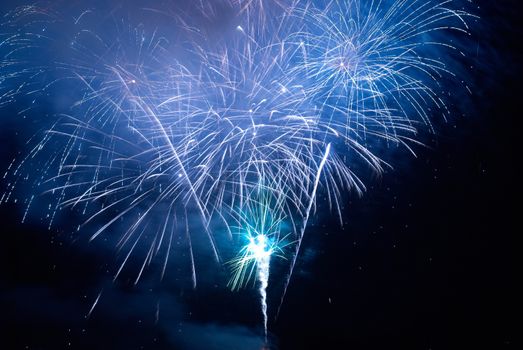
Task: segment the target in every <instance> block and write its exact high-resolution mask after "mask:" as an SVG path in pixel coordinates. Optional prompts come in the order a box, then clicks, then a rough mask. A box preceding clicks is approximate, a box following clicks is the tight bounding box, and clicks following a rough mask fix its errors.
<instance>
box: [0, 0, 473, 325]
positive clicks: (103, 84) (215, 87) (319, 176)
mask: <svg viewBox="0 0 523 350" xmlns="http://www.w3.org/2000/svg"><path fill="white" fill-rule="evenodd" d="M219 4H227V6H228V8H229V9H235V10H236V11H237V14H236V16H235V17H234V20H235V21H236V22H234V25H231V28H228V29H227V30H225V31H224V33H223V36H222V37H219V38H218V39H217V40H209V35H210V34H209V33H208V32H209V31H208V30H207V31H206V30H205V28H202V29H200V28H195V25H194V24H191V25H189V24H187V23H188V22H189V21H187V20H185V19H183V18H179V17H178V19H179V20H178V25H177V26H176V28H175V29H173V28H169V29H165V28H156V29H154V30H148V28H146V27H145V26H144V25H133V24H131V23H126V22H125V21H121V20H117V21H111V22H110V23H106V22H104V20H102V19H100V18H99V17H97V15H96V13H95V11H91V10H89V11H81V12H80V13H79V14H78V15H76V16H74V17H73V18H72V19H71V20H70V21H67V20H66V19H63V18H60V16H59V15H57V14H56V13H54V12H52V11H50V10H45V11H44V10H42V9H39V8H37V7H34V6H30V7H24V8H20V9H18V10H16V11H14V12H13V13H11V14H10V15H8V16H7V17H6V18H7V21H6V22H5V23H4V24H3V25H2V34H0V40H1V41H0V54H1V55H2V56H1V57H0V59H1V62H2V71H1V75H0V88H1V90H0V106H2V105H11V104H13V103H14V102H13V101H16V100H17V99H19V100H21V101H22V100H24V99H25V98H26V97H27V96H29V97H30V99H31V101H32V102H31V104H30V106H29V107H28V108H35V107H33V106H38V105H39V104H40V103H44V102H45V100H52V99H59V100H61V101H62V103H61V104H60V105H59V106H58V107H56V109H57V111H56V113H54V114H53V117H48V118H45V120H44V121H43V123H44V124H45V130H46V131H45V132H43V133H40V134H37V137H35V138H33V139H32V141H31V142H30V143H29V144H30V145H31V146H32V148H31V149H30V150H29V151H28V152H27V153H25V154H21V155H20V157H19V159H16V160H15V161H13V163H12V164H11V166H10V167H9V169H8V171H7V172H6V175H5V178H6V179H9V180H8V183H7V190H6V191H5V193H4V194H3V196H2V198H1V199H0V202H5V201H9V200H13V196H15V194H14V193H16V190H17V188H19V187H26V188H31V192H32V193H35V192H37V191H39V192H46V193H49V194H51V198H52V199H51V204H49V207H48V208H49V212H48V213H47V217H48V218H49V226H50V227H51V225H53V223H54V220H55V216H56V213H57V212H59V211H60V210H62V209H64V208H69V209H71V210H74V211H76V212H77V213H79V214H81V215H84V216H85V220H84V221H83V222H82V223H81V224H80V225H79V228H82V227H87V226H88V225H93V224H97V225H98V227H97V228H96V229H95V230H92V232H91V235H90V239H91V240H93V239H96V238H97V237H99V236H102V235H109V232H110V231H116V232H121V234H119V235H118V238H117V248H118V251H119V252H120V253H122V256H123V258H122V259H121V263H120V264H119V266H118V269H117V272H116V273H115V278H117V277H118V275H119V274H120V273H121V271H122V269H123V268H124V266H125V264H126V263H127V262H128V260H129V258H130V257H131V255H132V253H133V252H135V250H136V249H137V248H136V247H144V248H145V251H146V252H145V258H144V259H143V263H142V264H141V268H140V271H139V273H138V275H137V277H136V280H135V283H137V282H138V281H139V279H140V277H141V275H142V273H143V271H144V269H145V268H146V267H147V266H148V265H149V264H150V263H151V261H152V260H153V258H154V257H156V256H157V255H161V256H162V257H163V270H162V276H163V274H164V273H165V270H166V266H167V261H168V259H169V256H170V254H171V247H172V244H173V240H175V239H179V240H182V241H183V242H184V243H185V246H186V247H187V249H188V250H189V257H190V265H191V276H192V284H193V286H196V269H195V263H194V260H195V258H197V257H198V255H197V254H195V253H194V252H193V244H192V243H193V239H194V238H193V235H192V234H191V230H190V227H191V226H194V225H196V224H194V223H193V220H189V216H191V215H192V213H197V216H198V218H199V219H198V221H199V225H200V226H199V228H203V231H204V232H205V233H206V237H207V238H206V239H207V240H208V242H209V246H210V247H211V250H212V255H213V256H214V258H215V260H216V261H219V262H221V261H222V251H223V249H221V247H224V246H225V247H228V246H230V245H233V246H236V245H237V244H238V241H239V240H238V239H235V232H236V233H238V232H239V236H240V237H242V240H243V241H245V242H246V243H244V244H240V246H242V248H239V249H238V250H239V254H238V255H237V257H236V258H234V259H233V260H232V262H231V265H232V267H233V277H232V279H231V282H230V286H231V287H232V289H237V288H239V287H241V286H244V285H245V284H246V283H247V281H248V280H249V277H256V278H255V279H257V281H258V283H259V291H260V296H261V299H262V305H263V307H262V310H263V314H264V325H265V329H266V326H267V304H266V288H267V284H268V277H269V267H270V259H271V257H272V256H285V255H288V253H284V252H283V250H282V248H283V246H285V245H287V244H288V243H283V242H284V241H289V239H287V238H289V237H292V238H291V239H290V241H293V245H294V250H293V254H291V256H290V259H289V261H290V266H289V273H288V274H287V276H286V277H285V278H284V289H283V293H282V298H281V302H283V298H284V296H285V293H286V290H287V287H288V285H289V282H290V279H291V276H292V271H293V269H294V266H295V263H296V261H297V258H298V256H299V250H300V247H301V242H302V238H303V236H304V234H305V230H306V228H307V225H308V222H309V219H310V217H311V215H312V214H313V213H314V211H315V207H316V202H317V200H318V193H322V195H323V197H325V198H327V202H328V204H329V206H330V207H331V209H332V210H333V211H335V212H337V214H338V216H339V218H340V222H341V221H342V220H341V218H342V210H341V205H342V203H341V198H342V196H343V194H344V193H346V192H347V191H350V190H352V191H356V192H358V193H361V192H362V191H363V190H364V188H365V187H364V181H362V180H361V179H360V177H361V176H362V174H365V169H366V168H370V169H371V171H372V172H374V173H378V174H379V173H381V172H382V171H383V169H384V167H387V166H389V164H388V163H387V159H386V157H385V156H386V152H385V151H384V150H385V149H388V148H391V147H397V146H399V147H403V148H406V149H407V150H409V151H411V152H413V149H412V148H411V145H412V144H416V143H419V142H420V141H421V140H418V139H417V135H418V131H419V130H420V128H423V129H428V130H429V131H430V130H431V129H432V124H431V117H432V116H434V115H435V114H436V113H438V114H442V115H443V118H445V117H446V115H448V114H449V107H448V105H447V102H446V100H445V98H444V96H445V92H444V90H445V81H446V80H449V79H450V80H452V79H454V78H455V75H454V73H453V72H452V69H451V67H450V64H449V63H448V62H447V60H446V59H444V58H443V57H445V56H446V55H447V56H449V57H451V56H452V54H453V53H454V52H456V53H458V54H462V53H461V52H459V50H458V49H457V47H456V46H454V45H453V44H452V42H453V41H452V39H451V38H452V35H455V34H462V33H465V34H466V33H467V32H468V25H467V20H468V19H470V18H472V16H471V15H469V14H468V13H467V12H466V11H465V10H462V9H458V2H457V1H451V0H446V1H431V0H414V1H406V0H394V1H392V0H390V1H385V0H383V1H379V0H373V1H359V0H349V1H306V2H301V1H300V2H298V1H288V2H287V1H257V0H256V1H254V0H252V1H239V0H234V1H223V2H219V3H212V2H205V1H201V2H200V4H199V5H198V8H199V9H200V11H202V12H203V14H204V17H205V18H206V20H207V21H213V18H214V17H216V16H217V15H218V12H217V11H218V10H219V8H220V7H219V6H218V5H219ZM217 6H218V7H217ZM100 21H101V22H102V23H103V25H102V26H99V27H103V28H105V30H97V28H96V27H97V26H96V25H93V23H94V24H97V23H99V22H100ZM64 23H65V24H64ZM58 27H66V28H68V29H69V30H70V31H69V32H63V31H59V30H57V28H58ZM107 27H109V28H111V30H107ZM449 38H450V39H449ZM48 48H51V49H48ZM28 52H29V53H30V54H28ZM42 57H43V58H42ZM64 91H68V94H66V95H67V97H63V95H64V94H63V92H64ZM20 103H22V102H20ZM24 111H25V109H24ZM35 167H36V168H37V169H39V170H38V171H31V170H30V169H31V168H35ZM33 200H34V194H32V195H31V196H30V197H29V198H27V199H26V200H25V201H24V202H25V204H26V215H27V213H28V212H29V211H30V210H29V209H30V206H31V204H32V203H33ZM179 218H182V219H181V220H180V219H179ZM24 219H25V215H24ZM282 225H284V226H286V227H287V226H288V228H289V230H288V231H289V233H290V236H288V235H287V234H282V229H281V228H282ZM223 227H224V228H225V229H224V230H221V229H218V228H223ZM197 230H198V229H197ZM217 232H227V234H223V235H222V234H218V233H217ZM240 241H241V240H240ZM225 250H226V251H227V249H225ZM280 306H281V303H280ZM91 311H92V310H91Z"/></svg>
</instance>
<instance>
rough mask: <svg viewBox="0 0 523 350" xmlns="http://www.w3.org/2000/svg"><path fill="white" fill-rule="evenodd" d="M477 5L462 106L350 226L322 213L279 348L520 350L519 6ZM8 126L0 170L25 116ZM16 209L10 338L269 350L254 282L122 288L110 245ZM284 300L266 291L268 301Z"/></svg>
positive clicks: (380, 183)
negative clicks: (478, 22) (29, 219)
mask: <svg viewBox="0 0 523 350" xmlns="http://www.w3.org/2000/svg"><path fill="white" fill-rule="evenodd" d="M477 3H478V4H480V5H481V7H482V10H481V13H480V16H481V17H482V23H483V24H482V25H483V27H482V29H481V32H480V33H478V34H476V36H475V38H474V40H475V41H476V42H477V44H478V50H477V52H478V55H477V56H476V57H474V59H475V60H477V64H474V69H472V73H471V77H470V79H471V84H470V85H471V86H473V91H474V93H473V95H472V96H471V97H469V98H470V102H469V103H464V106H465V107H466V110H465V111H464V116H456V118H455V119H453V120H451V121H449V122H448V123H447V124H444V125H440V126H439V130H438V135H437V137H436V138H435V140H434V141H433V142H430V143H429V146H430V148H427V149H425V148H419V149H417V154H418V157H417V158H412V159H411V160H409V161H408V162H406V164H404V165H402V166H397V167H396V168H395V169H394V170H393V171H389V172H388V173H387V174H385V175H384V176H383V177H382V178H380V179H373V180H369V181H367V185H369V188H368V191H367V192H366V193H365V195H364V196H363V197H362V198H358V197H357V196H355V195H352V196H350V198H348V202H347V205H346V207H345V212H344V215H345V218H346V220H345V221H346V222H347V224H346V225H345V227H344V228H343V229H340V228H339V225H338V224H337V222H336V221H335V220H334V219H333V218H330V217H329V216H325V217H320V218H318V219H317V220H316V221H315V222H314V225H313V226H312V227H311V229H310V230H309V231H308V232H307V234H306V237H305V240H304V242H303V251H302V255H301V258H300V259H299V260H298V264H297V267H296V273H295V275H294V276H293V280H292V283H291V285H290V287H289V290H288V294H287V296H286V301H285V303H284V304H283V307H282V309H281V313H280V315H279V318H278V319H276V320H274V317H272V318H271V320H270V325H269V328H270V332H271V339H272V342H273V343H274V347H275V348H278V349H384V348H386V349H512V348H514V347H515V346H516V344H517V343H519V342H520V339H521V338H520V336H521V330H520V329H519V328H518V327H517V326H516V322H515V320H516V319H517V318H518V317H517V316H518V312H517V310H516V304H518V303H517V302H516V301H517V300H518V297H519V296H520V293H519V292H518V291H517V289H516V276H519V272H520V271H519V269H518V268H517V267H516V265H517V264H516V260H517V257H518V251H519V247H520V246H519V245H517V244H516V236H517V233H518V232H520V229H518V224H519V223H520V220H518V216H517V214H518V213H516V207H517V203H518V200H519V196H518V191H519V187H520V183H519V180H520V179H521V177H520V173H519V171H517V170H516V169H517V168H518V163H519V162H520V160H521V154H520V150H519V145H520V144H519V142H520V138H521V137H520V129H519V128H518V127H517V125H516V124H517V121H518V119H520V114H521V101H522V96H521V81H523V80H522V78H523V74H522V73H523V72H522V69H521V62H522V56H521V54H520V53H519V52H523V47H522V46H523V45H522V42H523V40H522V37H521V34H522V31H521V27H520V23H518V22H520V17H521V13H522V12H521V10H522V9H523V5H522V4H520V3H519V2H518V1H508V0H505V1H496V3H495V4H492V3H491V2H490V1H489V2H486V1H483V2H479V1H478V2H477ZM4 5H6V4H5V3H3V4H2V7H0V8H2V9H3V7H4ZM6 6H7V5H6ZM0 113H1V114H4V113H8V111H6V110H5V109H3V110H0ZM1 126H2V128H3V130H1V132H0V146H1V147H2V148H3V149H2V152H1V164H0V165H1V168H0V169H5V168H6V167H7V166H8V164H9V162H10V160H11V158H12V155H13V154H14V153H15V150H16V147H17V146H19V145H18V144H17V143H16V141H13V140H14V138H13V133H14V132H16V131H17V129H16V128H17V127H19V125H16V124H12V123H9V124H6V123H3V124H1ZM1 173H3V171H2V172H1ZM21 215H22V209H21V208H20V207H17V206H16V205H15V204H12V203H11V204H8V205H2V206H0V216H1V221H0V232H1V240H0V348H1V349H257V348H261V346H262V343H261V338H260V334H261V329H260V322H261V320H260V317H259V311H258V304H257V298H256V293H255V291H253V290H251V291H249V290H247V291H243V292H240V293H239V294H234V293H231V292H228V291H227V290H226V289H225V288H224V287H222V286H219V285H216V286H215V285H214V283H215V281H208V282H206V283H205V282H204V283H203V285H202V286H201V288H198V289H197V290H195V291H192V290H191V289H182V290H180V288H178V287H177V285H176V282H175V281H174V280H173V281H169V279H167V281H164V282H161V283H160V282H159V281H158V280H157V279H154V278H150V279H146V280H145V281H144V282H142V283H140V284H139V285H137V286H136V287H132V288H131V287H129V285H128V284H127V283H125V281H123V282H118V281H117V282H116V283H114V284H113V283H111V282H110V275H109V274H107V273H106V272H105V271H106V269H107V268H108V264H110V263H111V260H110V259H108V258H107V257H108V256H109V257H110V256H111V253H110V252H107V251H103V247H101V248H100V249H101V250H97V249H94V248H93V247H92V246H84V245H80V244H75V243H73V242H71V240H70V239H69V237H68V236H67V235H63V236H60V235H56V234H52V233H50V232H49V231H47V230H46V229H45V228H42V227H40V226H39V225H37V224H31V223H26V224H23V225H22V224H21V223H20V218H21ZM203 268H204V269H205V266H204V267H203ZM208 268H209V269H212V267H208ZM172 273H175V271H173V272H172ZM204 273H205V272H204ZM209 274H211V273H210V272H209ZM218 277H219V276H218ZM218 277H216V280H219V278H218ZM173 279H176V278H174V277H173ZM269 288H270V287H269ZM101 289H103V294H102V298H101V299H100V302H99V305H98V306H97V308H96V309H95V311H94V312H93V314H92V315H91V317H89V318H86V317H85V315H86V314H87V313H88V311H89V308H90V306H91V304H92V302H93V301H94V299H95V298H96V296H97V293H98V292H99V291H100V290H101ZM269 293H270V291H269ZM277 301H278V296H277V295H275V293H272V294H271V293H270V294H269V303H270V304H271V305H274V304H277ZM158 310H159V313H158V314H157V311H158ZM270 312H271V313H272V316H274V313H275V310H274V307H272V308H271V309H270Z"/></svg>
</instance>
